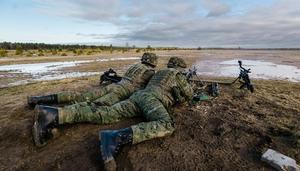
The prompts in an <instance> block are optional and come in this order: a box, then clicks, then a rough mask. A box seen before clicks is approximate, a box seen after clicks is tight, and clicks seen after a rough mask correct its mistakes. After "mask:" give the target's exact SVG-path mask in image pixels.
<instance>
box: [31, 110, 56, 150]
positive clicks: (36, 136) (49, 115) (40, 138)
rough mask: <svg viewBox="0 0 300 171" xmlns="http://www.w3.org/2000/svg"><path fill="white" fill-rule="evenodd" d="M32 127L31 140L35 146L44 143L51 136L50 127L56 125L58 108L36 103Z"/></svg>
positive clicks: (40, 145)
mask: <svg viewBox="0 0 300 171" xmlns="http://www.w3.org/2000/svg"><path fill="white" fill-rule="evenodd" d="M34 110H35V118H34V124H33V127H32V135H33V140H34V143H35V145H36V146H38V147H42V146H44V145H46V141H47V140H49V139H50V138H52V137H53V134H52V129H53V128H55V127H57V126H58V109H57V108H56V107H50V106H42V105H37V106H36V107H35V109H34Z"/></svg>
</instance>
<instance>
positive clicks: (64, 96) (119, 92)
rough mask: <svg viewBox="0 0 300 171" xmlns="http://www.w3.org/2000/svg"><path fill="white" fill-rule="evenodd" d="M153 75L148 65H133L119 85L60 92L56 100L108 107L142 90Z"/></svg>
mask: <svg viewBox="0 0 300 171" xmlns="http://www.w3.org/2000/svg"><path fill="white" fill-rule="evenodd" d="M154 73H155V71H154V70H153V68H152V67H150V66H148V65H145V64H141V63H139V64H135V65H133V66H131V67H130V68H129V69H128V70H127V72H126V73H125V74H124V77H123V78H122V80H121V81H120V82H119V83H113V84H110V85H107V86H105V87H103V88H99V89H96V90H93V91H88V92H85V93H78V92H60V93H58V94H57V100H58V103H66V102H83V101H86V102H95V103H97V104H99V105H108V106H110V105H113V104H115V103H116V102H119V101H121V100H124V99H127V98H128V97H129V96H130V95H131V94H132V93H133V92H135V91H137V90H139V89H142V88H144V87H145V86H146V85H147V83H148V81H149V80H150V78H151V77H152V76H153V74H154Z"/></svg>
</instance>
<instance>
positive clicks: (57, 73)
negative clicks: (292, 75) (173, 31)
mask: <svg viewBox="0 0 300 171" xmlns="http://www.w3.org/2000/svg"><path fill="white" fill-rule="evenodd" d="M137 59H140V58H138V57H127V58H122V57H120V58H101V59H96V60H78V61H67V62H45V63H34V64H15V65H2V66H0V78H9V79H10V80H12V81H7V82H4V83H3V82H0V83H1V84H0V88H3V87H10V86H16V85H23V84H28V83H31V82H36V81H48V80H59V79H65V78H74V77H83V76H91V75H96V74H99V72H73V71H68V72H65V71H63V69H64V68H68V67H76V66H79V65H81V64H85V63H93V62H109V61H123V60H137ZM14 76H15V77H14Z"/></svg>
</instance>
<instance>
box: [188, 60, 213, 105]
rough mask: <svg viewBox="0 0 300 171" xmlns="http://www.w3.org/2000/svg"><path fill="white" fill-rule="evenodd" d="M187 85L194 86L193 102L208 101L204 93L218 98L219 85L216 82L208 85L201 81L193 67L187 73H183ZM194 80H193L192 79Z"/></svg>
mask: <svg viewBox="0 0 300 171" xmlns="http://www.w3.org/2000/svg"><path fill="white" fill-rule="evenodd" d="M184 75H185V76H186V78H187V80H188V82H189V83H191V84H194V85H196V87H194V92H195V94H194V98H193V99H194V100H195V101H201V100H209V99H210V97H208V96H207V95H206V94H205V93H208V94H209V95H210V96H212V97H217V96H219V85H218V83H216V82H212V83H208V82H205V81H202V79H201V78H200V77H199V75H198V74H197V69H196V67H195V66H194V67H193V69H189V70H188V71H187V72H185V73H184ZM194 78H195V79H194Z"/></svg>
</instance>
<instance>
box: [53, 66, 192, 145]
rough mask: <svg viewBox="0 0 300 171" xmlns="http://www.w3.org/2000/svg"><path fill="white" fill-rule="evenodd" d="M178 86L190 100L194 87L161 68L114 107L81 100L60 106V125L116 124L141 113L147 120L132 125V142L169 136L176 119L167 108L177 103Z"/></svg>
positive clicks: (168, 70) (170, 70) (181, 77)
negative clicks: (140, 87) (86, 123)
mask: <svg viewBox="0 0 300 171" xmlns="http://www.w3.org/2000/svg"><path fill="white" fill-rule="evenodd" d="M172 87H176V89H177V91H179V94H180V95H181V96H182V97H183V98H185V101H188V100H191V98H192V95H193V90H192V88H191V87H190V85H189V84H188V82H187V80H186V79H185V77H184V76H183V75H182V74H180V73H179V72H178V71H177V70H175V69H166V70H161V71H158V72H157V73H156V74H155V75H154V76H153V77H152V79H151V81H150V82H149V85H148V86H147V87H146V88H145V89H144V90H140V91H137V92H135V93H133V95H132V96H131V97H130V98H129V99H127V100H125V101H121V102H119V103H116V104H114V105H113V106H97V105H96V104H94V103H87V102H84V103H78V104H74V105H71V106H67V107H64V108H60V109H59V124H64V123H76V122H90V123H98V124H110V123H115V122H118V121H120V120H123V119H124V118H132V117H137V116H142V117H144V118H145V120H146V121H147V122H142V123H139V124H137V125H133V126H131V128H132V130H133V143H134V144H136V143H139V142H142V141H146V140H149V139H153V138H158V137H164V136H167V135H170V134H172V133H173V131H174V129H175V128H174V122H173V120H172V118H171V116H170V115H169V113H168V108H169V107H171V106H172V105H174V104H175V103H176V101H175V100H174V97H173V96H172Z"/></svg>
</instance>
